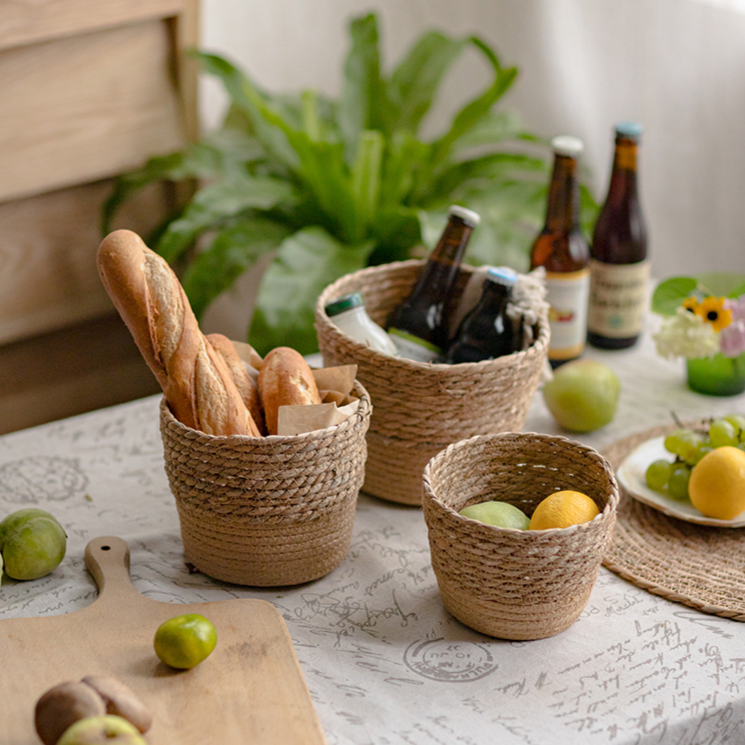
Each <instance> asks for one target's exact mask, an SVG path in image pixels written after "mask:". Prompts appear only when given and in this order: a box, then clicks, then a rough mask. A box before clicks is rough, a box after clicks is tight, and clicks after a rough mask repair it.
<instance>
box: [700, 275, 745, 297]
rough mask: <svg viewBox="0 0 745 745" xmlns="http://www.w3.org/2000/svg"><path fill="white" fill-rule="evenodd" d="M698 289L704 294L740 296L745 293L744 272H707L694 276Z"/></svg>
mask: <svg viewBox="0 0 745 745" xmlns="http://www.w3.org/2000/svg"><path fill="white" fill-rule="evenodd" d="M695 279H696V280H697V282H698V286H699V289H700V290H701V291H702V292H704V293H705V294H706V295H716V296H724V297H740V295H742V294H743V293H745V274H735V273H733V272H707V273H706V274H699V275H698V276H697V277H696V278H695Z"/></svg>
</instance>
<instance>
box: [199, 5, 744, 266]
mask: <svg viewBox="0 0 745 745" xmlns="http://www.w3.org/2000/svg"><path fill="white" fill-rule="evenodd" d="M202 2H203V7H202V16H203V18H202V48H205V49H210V50H212V51H217V52H219V53H222V54H225V55H227V56H229V57H231V58H232V59H233V60H235V61H237V62H238V63H239V64H240V65H241V66H242V67H243V68H244V69H245V70H246V71H248V72H249V73H250V74H251V76H252V77H253V78H254V79H255V80H256V81H257V82H258V83H259V84H261V85H262V86H264V87H267V88H270V89H272V90H300V89H302V88H307V87H312V88H316V89H317V90H320V91H323V92H326V93H329V94H335V93H337V92H338V90H339V85H340V80H341V64H342V60H343V58H344V55H345V51H346V46H347V24H348V21H349V19H350V18H351V17H353V16H356V15H359V14H361V13H363V12H367V11H370V10H376V11H377V12H378V14H379V17H380V25H381V34H382V37H383V39H382V42H383V43H382V48H383V59H384V63H385V62H386V61H387V63H388V65H389V66H390V64H391V63H392V62H393V61H395V60H397V59H398V57H399V55H400V54H401V53H402V52H403V50H405V49H406V48H407V47H408V46H409V44H410V43H411V42H412V41H413V40H414V39H415V38H417V37H418V36H419V34H420V33H421V32H422V31H423V30H424V29H426V28H431V27H436V28H439V29H441V30H443V31H445V32H448V33H451V34H454V35H461V34H464V35H465V34H474V33H475V34H478V35H480V36H482V37H483V38H484V39H486V40H487V41H488V42H489V43H490V44H492V45H493V46H494V47H495V48H496V49H497V51H498V53H499V54H500V56H501V58H502V61H503V62H504V63H510V64H516V65H517V66H518V67H519V68H520V70H521V74H520V76H519V78H518V82H517V84H516V86H515V88H514V89H513V92H511V93H510V95H509V97H508V99H507V100H508V103H509V105H511V106H514V107H516V108H517V109H518V110H519V111H520V112H521V113H522V115H523V118H524V120H525V124H526V126H527V127H528V128H530V129H532V130H534V131H536V132H538V133H539V134H542V135H546V136H550V135H553V134H558V133H566V134H575V135H578V136H579V137H581V138H582V139H583V140H584V141H585V143H586V157H585V162H586V164H587V165H588V166H589V167H590V168H591V171H592V174H593V176H592V182H593V185H594V187H595V193H596V196H597V197H598V198H600V199H602V198H603V197H604V193H605V188H606V181H607V178H608V171H609V166H610V158H611V136H612V132H611V130H612V124H613V122H614V121H616V120H618V119H637V120H639V121H641V122H642V123H643V124H644V125H645V128H646V134H645V138H644V144H643V151H642V161H641V176H640V177H641V184H642V198H643V202H644V206H645V210H646V214H647V220H648V224H649V231H650V241H651V242H650V249H651V255H652V257H653V271H654V274H655V275H656V276H657V277H666V276H671V275H675V274H693V273H696V272H700V271H709V270H731V271H740V272H745V1H744V0H719V2H714V1H713V0H711V1H709V2H702V1H701V0H698V1H696V0H622V1H621V2H619V0H378V1H377V2H362V0H202ZM486 79H487V78H486V70H485V69H484V68H483V63H482V62H480V61H479V60H478V59H477V58H476V55H473V56H471V57H468V56H467V55H464V58H463V59H462V60H461V61H459V63H458V66H457V68H455V69H454V70H453V73H452V75H451V77H450V78H449V79H448V80H447V82H446V85H445V86H444V87H443V92H444V93H445V94H446V95H445V98H446V99H447V98H448V97H449V98H450V99H451V105H453V102H456V103H457V102H460V101H462V100H464V99H465V98H466V97H467V96H468V97H470V96H471V95H473V94H474V93H475V92H476V91H477V90H479V89H480V88H481V87H483V85H484V84H485V83H486ZM222 106H223V99H222V97H221V95H220V91H219V90H218V87H217V86H216V85H215V84H214V83H213V82H212V81H206V82H205V84H204V85H203V87H202V114H203V122H204V125H205V126H208V127H211V126H214V124H215V123H216V122H217V121H218V120H219V114H220V112H221V110H222ZM447 110H448V107H447V106H446V105H445V102H440V103H439V104H438V106H437V107H435V110H434V111H433V116H432V122H430V126H429V129H430V131H436V129H437V126H438V124H442V123H443V122H444V117H445V113H446V111H447Z"/></svg>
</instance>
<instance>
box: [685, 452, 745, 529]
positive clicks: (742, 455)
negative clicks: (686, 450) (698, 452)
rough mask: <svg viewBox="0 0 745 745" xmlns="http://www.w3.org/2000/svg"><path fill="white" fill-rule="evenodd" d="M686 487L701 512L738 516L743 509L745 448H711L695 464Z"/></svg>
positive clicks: (721, 516)
mask: <svg viewBox="0 0 745 745" xmlns="http://www.w3.org/2000/svg"><path fill="white" fill-rule="evenodd" d="M688 491H689V494H690V497H691V502H692V503H693V506H694V507H695V508H696V509H697V510H698V511H699V512H700V513H701V514H702V515H706V517H714V518H716V519H718V520H732V519H733V518H735V517H737V516H738V515H739V514H741V513H742V512H743V511H745V452H743V451H742V450H740V448H736V447H732V446H723V447H719V448H716V449H714V450H712V451H711V452H710V453H708V454H707V455H705V456H704V457H703V458H702V459H701V461H700V462H699V463H698V464H697V465H696V466H694V468H693V471H692V472H691V480H690V483H689V485H688Z"/></svg>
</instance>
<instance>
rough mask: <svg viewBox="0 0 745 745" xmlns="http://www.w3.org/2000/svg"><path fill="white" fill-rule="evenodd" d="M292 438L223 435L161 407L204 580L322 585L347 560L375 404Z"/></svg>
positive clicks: (183, 516) (185, 526)
mask: <svg viewBox="0 0 745 745" xmlns="http://www.w3.org/2000/svg"><path fill="white" fill-rule="evenodd" d="M353 393H354V395H356V396H359V398H360V404H359V409H358V411H357V412H356V413H355V414H353V415H352V416H351V417H349V419H347V420H345V421H344V422H342V423H341V424H338V425H335V426H333V427H327V428H326V429H322V430H317V431H314V432H308V433H306V434H301V435H293V436H289V437H282V436H276V435H275V436H270V437H260V438H259V437H257V438H253V437H245V436H242V435H233V436H229V437H215V436H213V435H207V434H205V433H204V432H199V431H197V430H194V429H191V428H189V427H186V426H184V425H183V424H181V422H179V421H177V420H176V419H175V418H174V416H173V414H172V413H171V411H170V409H169V408H168V405H167V404H166V402H165V399H163V400H162V401H161V406H160V428H161V436H162V439H163V447H164V456H165V469H166V473H167V475H168V481H169V483H170V486H171V492H172V493H173V495H174V497H175V498H176V506H177V509H178V514H179V519H180V522H181V537H182V540H183V544H184V552H185V554H186V558H187V559H188V561H190V562H191V563H192V564H194V566H195V567H196V568H197V569H199V570H200V571H202V572H204V573H205V574H207V575H209V576H210V577H213V578H215V579H219V580H222V581H225V582H233V583H235V584H239V585H252V586H261V587H272V586H280V585H296V584H300V583H303V582H309V581H310V580H314V579H318V578H319V577H323V576H324V575H326V574H328V573H329V572H330V571H332V570H333V569H335V568H336V567H337V566H339V564H340V563H341V562H342V561H343V560H344V557H345V556H346V555H347V551H348V550H349V544H350V542H351V538H352V527H353V523H354V513H355V508H356V506H357V494H358V492H359V489H360V487H361V486H362V481H363V478H364V469H365V459H366V455H367V448H366V445H365V433H366V432H367V428H368V426H369V423H370V413H371V405H370V398H369V396H368V394H367V391H365V389H364V388H363V387H362V386H361V385H360V384H359V383H357V384H356V387H355V390H354V391H353Z"/></svg>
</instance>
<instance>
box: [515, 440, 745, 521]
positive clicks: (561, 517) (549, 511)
mask: <svg viewBox="0 0 745 745" xmlns="http://www.w3.org/2000/svg"><path fill="white" fill-rule="evenodd" d="M743 455H745V453H743ZM599 513H600V510H598V507H597V505H596V504H595V502H593V501H592V499H590V497H588V496H587V494H583V493H582V492H579V491H571V490H565V491H557V492H555V493H554V494H551V495H550V496H548V497H546V498H545V499H544V500H543V501H542V502H541V503H540V504H539V505H538V506H537V507H536V508H535V512H533V516H532V517H531V518H530V530H547V529H548V528H568V527H569V526H570V525H579V524H580V523H586V522H589V521H590V520H592V519H593V518H594V517H595V516H596V515H598V514H599Z"/></svg>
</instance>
